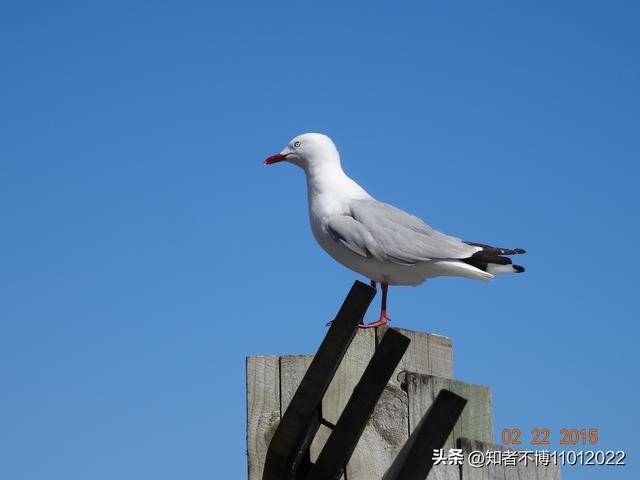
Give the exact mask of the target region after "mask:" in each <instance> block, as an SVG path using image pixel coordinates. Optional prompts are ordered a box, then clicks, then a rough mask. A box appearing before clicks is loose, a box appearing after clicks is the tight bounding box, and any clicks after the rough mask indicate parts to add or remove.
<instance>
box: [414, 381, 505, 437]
mask: <svg viewBox="0 0 640 480" xmlns="http://www.w3.org/2000/svg"><path fill="white" fill-rule="evenodd" d="M403 379H404V384H405V385H406V389H407V394H408V397H409V433H411V432H413V430H414V428H415V427H416V426H417V425H418V423H419V422H420V420H421V419H422V416H423V415H424V414H425V412H426V411H427V410H428V408H429V407H430V406H431V405H432V404H433V401H434V400H435V398H436V397H437V395H438V392H440V390H442V389H443V388H446V389H447V390H450V391H452V392H453V393H456V394H458V395H460V396H461V397H464V398H466V399H467V405H466V407H465V409H464V411H463V412H462V415H461V416H460V419H459V420H458V422H457V423H456V425H455V427H454V428H453V432H451V435H450V436H449V438H448V439H447V442H446V443H445V447H444V448H445V449H448V448H454V447H455V445H456V441H457V439H458V438H460V437H466V438H473V439H477V440H482V441H486V442H489V441H491V440H492V439H493V417H492V405H491V389H490V388H489V387H485V386H482V385H474V384H471V383H465V382H460V381H458V380H453V379H450V378H442V377H436V376H433V375H422V374H419V373H413V372H406V373H405V374H403Z"/></svg>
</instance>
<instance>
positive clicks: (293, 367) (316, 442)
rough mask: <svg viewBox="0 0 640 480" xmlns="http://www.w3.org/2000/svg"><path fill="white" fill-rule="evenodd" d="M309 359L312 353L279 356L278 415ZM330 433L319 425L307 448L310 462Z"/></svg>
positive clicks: (285, 404) (287, 404)
mask: <svg viewBox="0 0 640 480" xmlns="http://www.w3.org/2000/svg"><path fill="white" fill-rule="evenodd" d="M311 360H313V355H283V356H282V357H280V378H281V384H280V391H281V394H280V395H281V398H282V400H281V413H280V415H282V414H283V413H284V411H285V410H286V408H287V407H288V406H289V402H290V401H291V399H292V398H293V394H294V393H296V390H297V389H298V386H299V385H300V382H301V381H302V377H304V374H305V373H306V371H307V369H308V368H309V365H311ZM330 433H331V430H329V429H328V428H327V427H325V426H320V429H319V430H318V432H317V433H316V436H315V438H314V439H313V442H312V443H311V447H310V448H309V453H310V456H311V461H312V462H315V461H316V459H317V458H318V454H319V453H320V450H322V447H323V446H324V444H325V442H326V441H327V438H328V437H329V434H330Z"/></svg>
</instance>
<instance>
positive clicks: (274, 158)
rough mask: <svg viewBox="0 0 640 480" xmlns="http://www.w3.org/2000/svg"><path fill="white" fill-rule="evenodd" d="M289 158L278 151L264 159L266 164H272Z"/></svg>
mask: <svg viewBox="0 0 640 480" xmlns="http://www.w3.org/2000/svg"><path fill="white" fill-rule="evenodd" d="M286 158H287V156H286V155H282V154H280V153H276V154H275V155H271V156H270V157H269V158H267V159H266V160H265V161H264V164H265V165H271V164H272V163H278V162H281V161H283V160H285V159H286Z"/></svg>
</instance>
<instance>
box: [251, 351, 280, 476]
mask: <svg viewBox="0 0 640 480" xmlns="http://www.w3.org/2000/svg"><path fill="white" fill-rule="evenodd" d="M246 372H247V455H248V468H249V480H261V479H262V472H263V469H264V460H265V456H266V453H267V448H268V446H269V442H270V441H271V437H273V434H274V432H275V430H276V428H277V426H278V422H279V421H280V361H279V358H278V357H274V356H264V357H248V358H247V364H246Z"/></svg>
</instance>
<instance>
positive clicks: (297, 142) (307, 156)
mask: <svg viewBox="0 0 640 480" xmlns="http://www.w3.org/2000/svg"><path fill="white" fill-rule="evenodd" d="M283 161H285V162H289V163H293V164H294V165H297V166H299V167H300V168H302V169H304V170H305V171H307V170H309V169H313V168H317V167H321V166H323V165H325V164H336V163H337V164H338V165H339V164H340V156H339V155H338V150H337V149H336V146H335V145H334V143H333V141H331V139H330V138H329V137H327V136H326V135H323V134H321V133H304V134H302V135H298V136H297V137H295V138H293V139H292V140H291V141H290V142H289V143H288V144H287V146H286V147H285V148H284V149H283V150H282V151H281V152H280V153H276V154H275V155H271V156H270V157H269V158H267V159H266V160H265V161H264V163H265V165H271V164H272V163H278V162H283Z"/></svg>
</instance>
